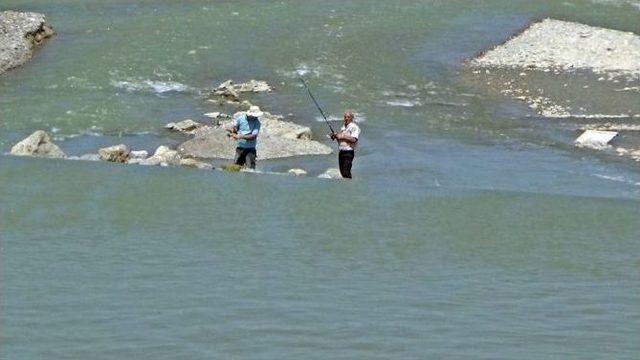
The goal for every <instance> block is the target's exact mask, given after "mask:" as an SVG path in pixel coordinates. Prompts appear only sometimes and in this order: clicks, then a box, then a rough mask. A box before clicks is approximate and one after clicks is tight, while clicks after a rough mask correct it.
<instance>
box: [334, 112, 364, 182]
mask: <svg viewBox="0 0 640 360" xmlns="http://www.w3.org/2000/svg"><path fill="white" fill-rule="evenodd" d="M343 119H344V125H343V126H342V128H341V129H340V131H339V132H338V133H336V134H334V135H332V139H334V140H338V144H339V149H340V151H339V152H338V165H339V167H340V174H341V175H342V177H343V178H346V179H351V165H352V164H353V158H354V157H355V155H356V145H357V143H358V138H359V137H360V127H359V126H358V125H356V123H355V122H354V121H353V111H351V110H347V111H345V113H344V118H343Z"/></svg>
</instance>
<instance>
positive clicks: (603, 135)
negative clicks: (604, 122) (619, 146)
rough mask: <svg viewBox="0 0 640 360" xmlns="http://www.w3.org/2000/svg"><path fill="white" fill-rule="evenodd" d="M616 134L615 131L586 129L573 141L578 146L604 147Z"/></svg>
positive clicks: (607, 145)
mask: <svg viewBox="0 0 640 360" xmlns="http://www.w3.org/2000/svg"><path fill="white" fill-rule="evenodd" d="M617 135H618V133H617V132H615V131H601V130H587V131H585V132H584V133H582V135H580V137H578V138H577V139H576V141H575V145H576V146H578V147H588V148H592V149H597V150H600V149H605V148H607V147H609V142H610V141H611V140H613V138H614V137H616V136H617Z"/></svg>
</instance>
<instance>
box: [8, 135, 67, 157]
mask: <svg viewBox="0 0 640 360" xmlns="http://www.w3.org/2000/svg"><path fill="white" fill-rule="evenodd" d="M10 153H11V155H17V156H37V157H46V158H63V157H65V156H66V155H65V153H64V152H63V151H62V149H60V148H59V147H58V145H56V144H54V143H52V142H51V139H50V138H49V135H48V134H47V133H46V132H44V131H42V130H38V131H36V132H34V133H33V134H31V135H29V136H28V137H26V138H25V139H24V140H22V141H20V142H19V143H17V144H15V145H14V146H13V147H12V148H11V152H10Z"/></svg>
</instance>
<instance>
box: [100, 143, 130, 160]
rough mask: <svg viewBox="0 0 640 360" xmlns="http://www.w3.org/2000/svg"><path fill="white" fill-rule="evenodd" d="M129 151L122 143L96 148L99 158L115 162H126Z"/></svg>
mask: <svg viewBox="0 0 640 360" xmlns="http://www.w3.org/2000/svg"><path fill="white" fill-rule="evenodd" d="M130 153H131V150H129V148H128V147H127V145H124V144H120V145H114V146H109V147H106V148H102V149H100V150H98V155H100V159H101V160H104V161H110V162H117V163H126V162H127V160H129V154H130Z"/></svg>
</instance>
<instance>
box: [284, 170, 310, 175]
mask: <svg viewBox="0 0 640 360" xmlns="http://www.w3.org/2000/svg"><path fill="white" fill-rule="evenodd" d="M288 173H289V174H291V175H294V176H306V175H307V172H306V171H305V170H303V169H291V170H289V171H288Z"/></svg>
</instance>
